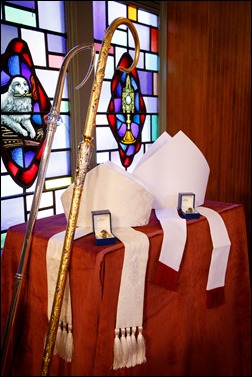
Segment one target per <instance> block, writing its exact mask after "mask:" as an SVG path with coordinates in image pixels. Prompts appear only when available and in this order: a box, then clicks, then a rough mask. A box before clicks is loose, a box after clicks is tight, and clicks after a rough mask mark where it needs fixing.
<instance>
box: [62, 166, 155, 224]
mask: <svg viewBox="0 0 252 377" xmlns="http://www.w3.org/2000/svg"><path fill="white" fill-rule="evenodd" d="M73 188H74V184H71V185H70V186H69V187H68V188H67V189H66V190H65V191H64V192H63V194H62V195H61V202H62V206H63V209H64V212H65V215H66V217H67V218H68V216H69V212H70V207H71V200H72V194H73ZM152 203H153V196H152V194H151V193H150V192H149V191H148V189H146V188H145V187H144V185H143V184H142V183H141V182H139V181H138V179H137V178H136V177H134V176H132V175H131V174H130V173H128V172H127V171H125V170H124V169H123V168H120V167H119V166H117V165H115V164H114V163H112V162H111V161H107V162H105V163H103V164H100V165H97V166H96V167H95V168H93V169H92V170H90V171H89V172H88V173H87V174H86V177H85V181H84V186H83V192H82V196H81V201H80V208H79V215H78V220H77V226H79V227H92V214H91V211H99V210H106V209H108V210H110V212H111V216H112V226H113V227H134V226H142V225H146V224H148V222H149V217H150V213H151V210H152Z"/></svg>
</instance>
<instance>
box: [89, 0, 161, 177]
mask: <svg viewBox="0 0 252 377" xmlns="http://www.w3.org/2000/svg"><path fill="white" fill-rule="evenodd" d="M125 3H126V2H125ZM127 3H130V2H127ZM141 3H143V2H141ZM117 17H126V18H129V19H130V20H131V21H132V22H133V24H134V26H135V27H136V29H137V32H138V36H139V41H140V58H139V62H138V65H137V75H138V77H139V83H140V86H139V88H138V90H139V93H141V97H139V98H141V100H142V102H141V103H142V104H143V105H142V106H141V109H139V110H141V111H143V106H144V107H145V116H144V119H143V118H142V120H143V122H142V121H140V120H139V121H138V120H137V115H135V120H136V122H135V124H138V125H139V126H140V128H139V130H140V129H141V133H140V134H141V141H140V138H139V139H138V141H139V143H136V144H131V146H129V145H127V144H123V143H120V142H119V136H118V135H119V133H118V132H115V128H116V127H117V128H120V126H122V125H123V124H125V122H124V117H123V115H122V114H121V120H120V114H118V115H117V120H115V119H114V120H113V116H112V114H111V113H112V110H111V109H112V108H113V111H115V113H116V112H117V113H118V111H116V109H117V105H116V94H115V93H112V92H113V90H111V85H110V83H111V80H113V75H114V73H115V70H116V67H117V66H118V63H119V61H120V59H121V58H122V56H123V54H125V53H128V54H129V55H130V56H131V57H132V59H133V58H134V40H133V36H132V35H131V32H130V30H129V29H128V28H127V26H125V25H121V26H120V27H118V29H116V31H115V32H114V35H113V38H112V42H111V49H110V51H109V57H108V62H107V66H106V70H105V76H104V81H103V86H102V92H101V97H100V101H99V106H98V111H97V119H96V120H97V122H96V148H97V150H96V156H97V163H102V162H105V161H107V160H108V159H109V160H111V161H113V162H114V163H115V164H117V165H119V166H123V167H124V168H125V169H127V170H128V171H132V170H133V168H134V166H135V164H136V163H137V162H138V161H139V159H140V158H141V157H142V155H143V153H145V151H146V150H147V149H148V147H149V146H150V145H151V144H152V143H153V142H154V141H155V140H156V138H157V137H158V121H159V116H158V76H157V73H158V71H159V55H158V22H159V16H158V15H157V14H154V13H152V12H151V11H145V10H142V9H138V7H137V6H133V5H128V4H124V3H123V2H116V1H93V25H94V26H93V28H94V41H95V43H96V49H97V58H98V54H99V51H100V48H101V44H102V41H103V38H104V31H105V29H106V28H107V27H108V26H109V25H110V24H111V22H112V21H113V20H114V19H115V18H117ZM121 80H126V75H122V77H121ZM135 84H136V83H135ZM135 84H132V85H135ZM135 89H137V88H136V85H135ZM136 93H137V91H136ZM111 94H112V96H113V100H112V102H113V106H112V104H111V102H110V105H109V101H110V99H111ZM136 95H137V94H136ZM118 100H119V97H118V98H117V101H118ZM107 112H110V115H109V116H108V117H107ZM138 117H139V116H138ZM142 117H143V115H142ZM111 120H112V124H113V126H111ZM113 127H114V128H113ZM122 129H123V127H121V132H122ZM116 134H117V135H116ZM140 134H139V135H140Z"/></svg>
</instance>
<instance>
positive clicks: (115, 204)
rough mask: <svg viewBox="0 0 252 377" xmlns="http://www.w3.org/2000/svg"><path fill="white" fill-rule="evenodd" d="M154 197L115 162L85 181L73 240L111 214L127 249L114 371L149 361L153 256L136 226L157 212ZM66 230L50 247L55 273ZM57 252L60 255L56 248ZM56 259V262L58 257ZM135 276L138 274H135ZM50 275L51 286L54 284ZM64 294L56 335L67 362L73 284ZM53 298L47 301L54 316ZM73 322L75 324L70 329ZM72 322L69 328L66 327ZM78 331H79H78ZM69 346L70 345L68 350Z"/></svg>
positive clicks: (66, 198) (68, 193)
mask: <svg viewBox="0 0 252 377" xmlns="http://www.w3.org/2000/svg"><path fill="white" fill-rule="evenodd" d="M73 189H74V184H72V185H70V186H69V187H68V188H67V189H66V190H65V191H64V192H63V194H62V196H61V201H62V206H63V209H64V212H65V215H66V218H68V217H69V213H70V209H71V202H72V195H73ZM152 204H153V196H152V194H151V193H150V192H149V190H148V189H147V188H146V187H145V186H144V184H143V183H141V181H139V180H138V179H137V178H136V177H134V176H132V175H131V174H130V173H128V172H127V171H125V170H124V169H122V168H120V167H118V166H117V165H115V164H114V163H112V162H110V161H107V162H105V163H103V164H100V165H98V166H96V167H95V168H93V169H91V170H90V171H89V172H88V173H87V174H86V177H85V181H84V187H83V192H82V196H81V200H80V205H79V214H78V219H77V225H76V230H75V236H74V239H77V238H79V237H83V236H85V235H87V234H89V233H92V226H93V222H92V212H94V211H102V210H109V211H110V213H111V219H112V233H113V235H115V237H116V238H117V239H119V240H120V241H121V242H122V243H123V244H124V247H125V253H124V261H123V267H122V273H121V282H120V290H119V296H118V303H117V313H116V323H115V327H114V329H113V333H114V349H113V350H112V352H113V354H114V356H113V364H112V365H111V367H112V368H113V369H119V368H124V367H128V368H129V367H134V366H135V365H138V364H142V363H144V362H145V361H146V357H145V341H144V329H143V305H144V287H145V275H146V266H147V261H148V255H149V239H148V237H147V236H146V234H144V233H143V232H140V231H137V230H136V229H133V227H137V226H143V225H146V224H148V222H149V218H150V214H151V211H152ZM64 236H65V231H64V232H61V233H60V234H59V233H58V234H56V235H54V236H53V237H52V238H51V239H50V240H49V243H48V248H47V268H48V270H49V269H52V265H53V264H54V261H55V260H56V259H57V261H56V264H57V266H58V265H59V261H60V255H61V254H60V253H61V250H62V245H63V241H64ZM56 249H57V252H55V250H56ZM55 255H57V258H56V257H55ZM132 274H133V275H134V276H133V275H132ZM51 280H52V277H51V278H50V276H49V274H48V286H49V288H50V286H51V284H50V281H51ZM65 295H66V298H65V296H64V300H63V304H62V310H61V312H62V313H63V314H62V316H61V318H60V323H59V332H58V334H57V339H58V341H57V340H56V347H55V353H57V354H59V356H61V357H63V358H64V359H65V360H66V361H71V360H72V357H73V342H72V341H71V342H70V341H69V342H67V341H66V339H67V338H68V337H69V333H68V334H67V336H66V334H65V337H63V336H62V334H63V331H64V329H65V328H67V329H68V328H70V329H71V333H70V339H72V329H73V328H75V327H77V325H76V324H72V314H71V299H70V297H71V296H70V286H69V282H68V280H67V284H66V288H65ZM51 303H52V299H50V300H48V313H50V309H51ZM69 323H70V326H69ZM66 324H68V325H66ZM62 329H63V331H62ZM77 331H78V330H77ZM69 344H70V346H69Z"/></svg>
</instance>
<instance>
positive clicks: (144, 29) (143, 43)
mask: <svg viewBox="0 0 252 377" xmlns="http://www.w3.org/2000/svg"><path fill="white" fill-rule="evenodd" d="M134 25H135V27H136V29H137V32H138V36H139V40H140V48H141V50H147V51H149V50H150V37H149V36H150V28H149V27H148V26H144V25H140V24H134ZM129 46H130V47H134V46H135V42H134V39H133V36H132V34H131V33H129Z"/></svg>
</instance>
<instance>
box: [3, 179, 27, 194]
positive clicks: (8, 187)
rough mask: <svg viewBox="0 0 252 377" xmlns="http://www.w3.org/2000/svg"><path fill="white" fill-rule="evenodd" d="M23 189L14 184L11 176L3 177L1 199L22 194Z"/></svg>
mask: <svg viewBox="0 0 252 377" xmlns="http://www.w3.org/2000/svg"><path fill="white" fill-rule="evenodd" d="M22 192H23V189H22V188H21V187H20V186H19V185H17V184H16V183H15V182H13V179H12V178H11V177H10V176H9V175H5V176H3V177H1V198H2V197H5V196H10V195H18V194H22Z"/></svg>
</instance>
